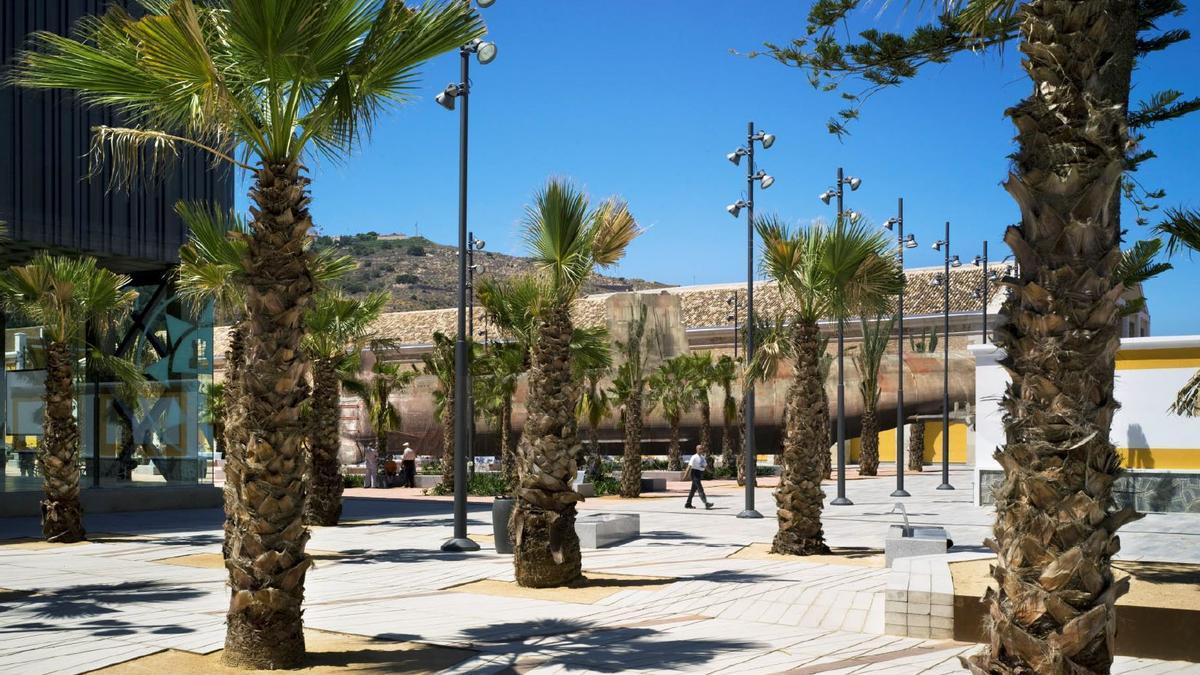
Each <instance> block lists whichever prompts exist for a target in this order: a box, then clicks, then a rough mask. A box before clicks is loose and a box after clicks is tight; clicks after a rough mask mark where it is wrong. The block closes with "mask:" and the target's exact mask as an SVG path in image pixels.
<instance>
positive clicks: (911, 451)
mask: <svg viewBox="0 0 1200 675" xmlns="http://www.w3.org/2000/svg"><path fill="white" fill-rule="evenodd" d="M908 470H909V471H924V470H925V422H924V421H922V420H916V421H915V422H913V423H912V424H910V425H909V427H908Z"/></svg>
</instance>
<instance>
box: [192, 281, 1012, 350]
mask: <svg viewBox="0 0 1200 675" xmlns="http://www.w3.org/2000/svg"><path fill="white" fill-rule="evenodd" d="M990 267H991V269H993V270H995V271H997V272H998V273H1001V274H1002V273H1003V271H1004V268H1003V266H1002V265H991V266H990ZM942 271H943V270H942V268H941V267H925V268H915V269H909V270H906V273H907V275H908V286H907V287H906V289H905V294H904V314H905V316H914V315H922V314H937V313H940V312H941V311H942V302H943V291H942V288H941V286H934V285H932V283H930V282H931V280H932V279H933V278H934V277H935V276H936V275H939V274H941V273H942ZM982 275H983V271H982V270H981V269H979V268H977V267H969V266H964V267H959V268H957V269H954V268H952V269H951V270H950V311H951V313H958V312H978V311H979V308H980V303H981V301H980V300H979V299H977V298H976V297H975V295H974V292H975V289H976V288H979V283H980V280H981V279H982ZM1002 290H1003V287H1002V286H1001V285H1000V284H999V283H998V282H995V281H994V282H992V287H991V288H990V289H989V290H988V312H990V313H995V312H997V311H998V310H999V309H1000V304H1001V302H1003V295H1002ZM638 292H639V293H647V294H649V293H671V294H672V295H677V296H679V304H680V310H681V316H682V317H683V323H684V327H685V328H701V327H708V326H726V325H729V324H730V323H731V322H730V321H728V320H727V319H726V317H727V316H728V315H729V313H730V308H729V306H728V305H727V304H726V300H727V299H728V298H729V296H730V294H732V293H734V292H736V293H737V294H738V297H739V299H740V302H743V303H744V302H745V295H746V285H745V284H744V283H740V284H739V283H730V284H709V285H702V286H676V287H673V288H662V289H649V290H644V291H638ZM609 295H610V294H599V295H589V296H586V297H582V298H580V299H578V300H576V301H575V306H574V308H573V310H572V314H573V315H574V319H575V323H576V324H577V325H580V326H597V325H600V324H603V323H604V321H605V311H604V300H605V298H607V297H608V296H609ZM754 303H755V306H756V307H758V308H760V311H762V312H765V314H766V315H768V316H771V315H774V314H777V313H778V312H779V311H780V310H781V309H783V306H782V305H783V303H782V300H781V299H780V295H779V288H778V287H777V286H776V285H775V283H774V282H772V281H756V282H755V284H754ZM456 320H457V313H456V311H455V310H454V309H453V308H451V309H430V310H422V311H416V312H389V313H387V314H384V315H383V316H381V317H380V318H379V321H378V322H377V323H376V329H377V331H378V333H379V334H380V335H381V336H383V337H385V338H388V339H391V340H395V341H397V342H399V343H401V344H424V343H428V342H431V341H432V339H433V334H434V333H435V332H438V331H440V332H443V333H446V334H447V335H450V334H453V333H454V332H455V330H456V325H457V321H456ZM483 325H484V314H483V310H482V309H481V308H479V307H476V308H475V328H476V330H482V328H483ZM227 331H228V329H227V328H226V327H218V328H217V329H216V331H215V332H216V345H215V348H216V349H215V353H216V354H218V355H223V354H224V353H225V346H226V333H227Z"/></svg>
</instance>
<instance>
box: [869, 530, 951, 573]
mask: <svg viewBox="0 0 1200 675" xmlns="http://www.w3.org/2000/svg"><path fill="white" fill-rule="evenodd" d="M906 529H907V531H906ZM949 547H950V539H949V537H947V536H946V528H944V527H939V526H935V525H914V526H912V527H909V528H905V526H903V525H892V526H891V527H889V528H888V535H887V539H885V540H884V542H883V557H884V563H885V564H886V565H887V566H888V567H891V566H892V561H894V560H896V559H897V558H912V557H914V556H922V555H944V554H945V553H946V549H947V548H949Z"/></svg>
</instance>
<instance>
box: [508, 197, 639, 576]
mask: <svg viewBox="0 0 1200 675" xmlns="http://www.w3.org/2000/svg"><path fill="white" fill-rule="evenodd" d="M640 232H641V228H639V227H638V225H637V223H636V221H634V219H633V216H632V215H631V214H630V213H629V209H628V208H627V207H626V205H625V204H624V203H623V202H620V201H618V200H616V199H611V200H608V201H606V202H604V203H603V204H601V205H600V206H599V207H597V208H595V209H592V208H590V206H589V204H588V198H587V197H586V196H585V195H584V194H583V193H581V192H579V191H578V190H576V189H575V188H574V187H572V186H571V185H570V184H569V183H567V182H565V181H562V180H557V179H553V180H551V181H550V182H549V183H548V184H547V185H546V187H544V188H543V189H541V190H540V191H539V192H538V194H537V196H536V197H535V199H534V205H533V206H532V207H530V208H529V209H528V213H527V216H526V219H525V225H524V234H525V241H526V244H527V246H528V249H529V253H530V257H532V258H533V262H534V265H535V266H536V268H537V274H538V278H539V280H540V282H541V284H542V288H543V291H544V295H543V298H544V299H543V301H542V302H540V303H539V307H538V312H537V324H536V330H535V332H534V335H535V337H534V340H533V349H532V352H531V356H532V364H533V365H532V368H530V372H529V398H528V403H527V409H528V415H527V417H526V422H525V432H524V439H523V442H524V443H525V449H524V451H523V452H522V453H521V463H522V466H521V470H520V474H519V480H520V485H519V487H518V489H517V495H516V496H517V503H516V506H515V508H514V510H513V515H512V524H513V527H512V531H513V564H514V567H515V570H516V579H517V583H518V584H520V585H522V586H530V587H549V586H562V585H565V584H568V583H570V582H572V581H574V580H575V579H577V578H578V577H579V575H580V569H581V567H580V565H581V558H580V553H579V538H578V536H577V535H576V534H575V502H576V501H578V500H579V499H580V497H579V494H578V493H576V492H575V491H574V490H572V489H571V484H572V482H573V480H574V477H575V466H576V465H575V455H576V450H577V448H578V445H579V439H578V431H577V422H576V413H575V408H576V404H577V401H578V396H579V391H578V389H579V386H578V380H577V373H576V372H575V371H574V369H573V366H572V363H571V360H572V359H571V343H572V340H573V338H574V337H575V333H576V331H575V330H574V327H573V325H572V323H571V305H572V303H573V301H574V300H575V298H576V297H577V296H578V294H579V289H580V287H581V286H582V285H583V283H584V282H585V281H586V280H587V278H588V277H589V276H590V275H591V273H592V270H593V269H594V268H596V267H608V266H610V265H613V264H615V263H616V262H617V261H618V260H620V259H621V258H622V257H623V256H624V254H625V249H626V247H628V245H629V243H630V242H631V241H633V239H634V238H635V237H637V235H638V234H639V233H640Z"/></svg>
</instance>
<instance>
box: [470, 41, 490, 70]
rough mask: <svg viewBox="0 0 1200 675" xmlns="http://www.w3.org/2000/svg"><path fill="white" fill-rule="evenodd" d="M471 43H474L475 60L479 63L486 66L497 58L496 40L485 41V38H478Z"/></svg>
mask: <svg viewBox="0 0 1200 675" xmlns="http://www.w3.org/2000/svg"><path fill="white" fill-rule="evenodd" d="M471 44H472V45H474V48H473V49H472V51H474V52H475V60H476V61H478V62H479V65H481V66H486V65H487V64H489V63H491V62H492V61H495V60H496V43H495V42H484V41H483V40H479V39H476V40H474V41H473V42H472V43H471Z"/></svg>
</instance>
